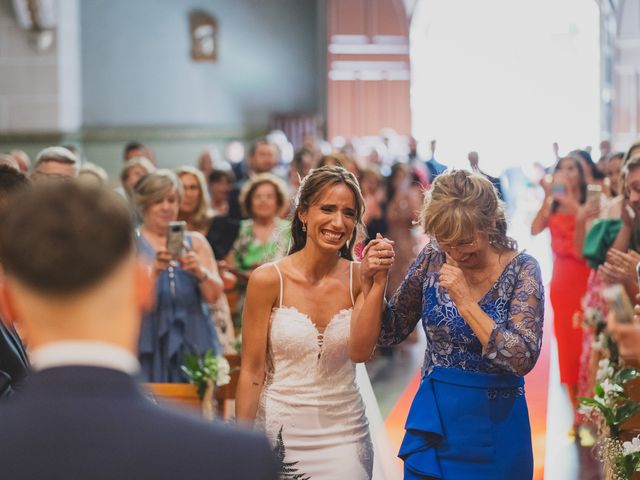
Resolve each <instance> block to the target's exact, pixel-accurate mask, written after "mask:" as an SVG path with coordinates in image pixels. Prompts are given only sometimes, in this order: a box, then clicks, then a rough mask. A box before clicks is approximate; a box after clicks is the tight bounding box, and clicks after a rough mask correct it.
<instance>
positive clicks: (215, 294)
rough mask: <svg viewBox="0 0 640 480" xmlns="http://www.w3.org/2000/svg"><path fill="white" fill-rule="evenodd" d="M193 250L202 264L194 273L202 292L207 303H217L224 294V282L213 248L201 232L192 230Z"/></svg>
mask: <svg viewBox="0 0 640 480" xmlns="http://www.w3.org/2000/svg"><path fill="white" fill-rule="evenodd" d="M191 237H192V242H193V251H194V253H195V254H196V255H197V257H198V259H199V261H200V265H199V267H198V268H197V269H196V270H195V271H194V275H195V276H196V278H197V279H198V281H199V282H200V292H201V293H202V297H203V299H204V301H205V302H207V303H215V302H216V301H217V300H218V298H219V297H220V295H221V294H222V290H223V288H224V287H223V284H222V279H221V278H220V275H219V274H218V266H217V264H216V259H215V257H214V256H213V250H212V249H211V246H210V245H209V242H207V239H206V238H204V236H203V235H202V234H201V233H198V232H191Z"/></svg>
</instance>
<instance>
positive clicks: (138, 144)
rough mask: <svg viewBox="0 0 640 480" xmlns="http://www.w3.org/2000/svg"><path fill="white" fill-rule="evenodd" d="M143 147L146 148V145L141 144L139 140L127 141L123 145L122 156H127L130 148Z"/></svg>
mask: <svg viewBox="0 0 640 480" xmlns="http://www.w3.org/2000/svg"><path fill="white" fill-rule="evenodd" d="M144 148H146V147H145V146H144V144H142V143H140V142H136V141H133V142H129V143H127V144H126V145H125V146H124V152H123V153H124V155H123V158H127V155H128V154H129V152H131V151H132V150H142V149H144Z"/></svg>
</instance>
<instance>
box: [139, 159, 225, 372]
mask: <svg viewBox="0 0 640 480" xmlns="http://www.w3.org/2000/svg"><path fill="white" fill-rule="evenodd" d="M134 194H135V199H136V203H137V205H138V207H139V209H140V210H141V212H142V219H143V220H142V225H141V226H140V228H139V229H138V230H137V231H136V237H137V242H138V251H139V253H140V255H141V257H142V258H143V259H144V260H145V261H146V262H147V263H148V264H149V271H150V273H151V274H152V275H153V276H154V277H155V280H156V297H155V304H154V307H153V309H152V310H151V311H150V312H148V313H146V314H145V315H144V317H143V319H142V326H141V330H140V340H139V353H138V355H139V360H140V367H141V373H142V377H143V378H144V380H145V381H147V382H169V383H183V382H187V381H188V380H187V378H185V375H184V373H183V372H182V369H181V367H182V365H184V363H185V357H186V356H187V355H188V354H197V355H202V354H204V353H206V352H207V350H212V351H213V353H222V351H221V348H220V344H219V341H218V337H217V335H216V331H215V327H214V324H213V322H212V319H211V314H210V312H209V308H208V306H207V304H208V303H214V302H215V301H216V300H217V299H218V297H219V296H220V295H221V294H222V280H221V278H220V275H219V274H218V269H217V267H216V262H215V258H214V256H213V252H212V250H211V247H210V246H209V243H208V242H207V240H206V239H205V238H204V236H203V235H202V234H200V233H198V232H185V234H184V242H183V249H182V254H181V255H180V257H179V258H173V257H172V255H171V253H169V252H168V251H167V248H166V245H167V233H168V228H169V222H171V221H174V220H176V219H177V218H178V210H179V205H180V199H181V198H182V195H183V190H182V183H181V182H180V180H179V179H178V177H177V176H176V175H175V174H174V173H173V172H172V171H170V170H158V171H156V172H155V173H150V174H148V175H146V176H145V177H142V178H141V179H140V180H139V181H138V182H137V183H136V185H135V187H134Z"/></svg>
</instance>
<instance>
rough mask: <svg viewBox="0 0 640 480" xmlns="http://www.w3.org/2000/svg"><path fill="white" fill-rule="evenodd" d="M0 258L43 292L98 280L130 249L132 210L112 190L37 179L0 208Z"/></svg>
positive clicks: (74, 290)
mask: <svg viewBox="0 0 640 480" xmlns="http://www.w3.org/2000/svg"><path fill="white" fill-rule="evenodd" d="M0 224H1V225H2V229H0V263H2V266H3V268H4V270H5V271H6V272H7V274H9V275H12V276H14V277H15V278H17V279H18V280H20V281H21V282H23V283H24V284H26V285H27V286H29V287H30V288H33V289H35V290H37V291H40V292H42V293H46V294H53V295H63V296H64V295H70V294H75V293H78V292H80V291H83V290H85V289H87V288H90V287H91V286H93V285H95V284H97V283H98V282H99V281H100V280H103V279H104V278H106V277H107V276H108V274H110V273H111V272H112V271H113V270H114V269H115V268H116V267H117V266H118V264H119V263H120V262H121V261H123V260H124V259H125V258H126V256H127V255H129V254H130V253H131V252H133V234H132V232H133V225H132V222H131V214H130V212H129V210H128V208H127V206H126V204H125V202H124V201H123V199H122V198H120V197H119V196H118V195H117V194H116V193H114V192H112V191H110V190H108V189H106V188H97V187H92V186H88V185H84V184H81V183H79V182H47V183H43V184H37V185H35V186H34V187H33V188H30V189H26V190H25V191H23V192H20V193H19V194H18V195H16V196H14V197H12V198H11V200H10V202H9V204H8V207H7V208H5V209H3V211H2V213H0Z"/></svg>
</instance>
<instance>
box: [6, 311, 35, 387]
mask: <svg viewBox="0 0 640 480" xmlns="http://www.w3.org/2000/svg"><path fill="white" fill-rule="evenodd" d="M28 370H29V361H28V360H27V354H26V353H25V351H24V347H23V346H22V342H21V341H20V338H19V337H18V334H17V333H16V332H15V331H14V330H13V329H11V328H9V327H7V326H5V325H4V324H3V323H2V319H1V318H0V398H2V397H7V396H9V395H11V394H12V393H13V391H14V390H15V389H16V387H17V385H19V384H20V382H22V380H23V379H24V377H26V375H27V372H28Z"/></svg>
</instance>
